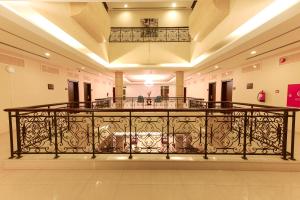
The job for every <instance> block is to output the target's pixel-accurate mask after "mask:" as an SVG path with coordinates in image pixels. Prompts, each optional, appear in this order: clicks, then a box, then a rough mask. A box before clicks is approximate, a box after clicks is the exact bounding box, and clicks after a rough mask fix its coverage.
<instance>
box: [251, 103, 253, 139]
mask: <svg viewBox="0 0 300 200" xmlns="http://www.w3.org/2000/svg"><path fill="white" fill-rule="evenodd" d="M250 123H251V124H250V144H252V140H253V105H252V106H251V116H250Z"/></svg>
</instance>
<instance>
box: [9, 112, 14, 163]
mask: <svg viewBox="0 0 300 200" xmlns="http://www.w3.org/2000/svg"><path fill="white" fill-rule="evenodd" d="M8 122H9V139H10V157H9V159H12V158H14V157H15V156H14V135H13V134H14V133H13V127H12V115H11V112H8Z"/></svg>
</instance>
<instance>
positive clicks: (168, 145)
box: [5, 98, 298, 159]
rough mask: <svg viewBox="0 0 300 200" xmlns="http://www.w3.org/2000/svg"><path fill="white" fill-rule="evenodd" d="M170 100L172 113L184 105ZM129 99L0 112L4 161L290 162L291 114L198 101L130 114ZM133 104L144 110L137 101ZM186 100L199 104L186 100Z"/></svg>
mask: <svg viewBox="0 0 300 200" xmlns="http://www.w3.org/2000/svg"><path fill="white" fill-rule="evenodd" d="M174 99H175V100H176V101H175V102H178V104H179V105H180V106H181V103H182V102H184V99H181V98H178V99H176V98H174ZM102 100H103V101H104V100H105V99H102ZM102 100H101V101H102ZM109 100H110V101H109ZM130 100H131V103H129V105H130V107H127V108H125V107H123V108H121V109H120V108H114V106H113V105H109V106H106V107H105V109H104V107H103V108H100V107H99V102H98V103H97V102H72V103H57V104H47V105H38V106H31V107H23V108H11V109H6V110H5V111H7V112H8V116H9V118H8V119H9V128H10V148H11V157H12V158H13V157H15V156H17V158H20V157H21V156H22V155H24V154H53V155H54V156H55V157H56V158H57V157H59V155H62V154H91V155H92V158H95V157H96V155H98V154H128V155H129V158H132V156H133V155H134V154H165V155H166V157H167V158H170V155H174V154H194V155H203V156H204V158H206V159H207V158H208V156H209V155H216V154H222V155H223V154H227V155H241V156H242V158H244V159H246V158H247V157H248V156H249V155H277V156H281V157H282V158H283V159H288V158H290V159H294V147H295V146H294V143H295V126H296V121H295V119H296V112H297V111H298V110H297V109H293V108H283V107H272V106H263V105H256V104H247V103H238V102H205V101H203V100H202V101H201V102H202V103H201V104H198V103H195V105H193V107H192V108H187V107H184V108H169V107H165V108H164V107H155V108H154V107H151V106H150V107H151V109H145V107H144V108H143V107H132V105H133V104H132V103H133V102H134V103H139V102H136V101H138V100H137V99H133V98H132V99H130ZM114 101H115V103H116V102H122V103H124V102H123V101H121V100H120V99H112V98H108V99H106V102H111V103H112V104H115V103H114ZM125 101H126V99H125ZM139 101H140V103H144V102H143V101H142V100H141V98H140V100H139ZM164 101H168V99H165V100H164ZM189 101H196V102H198V101H200V100H198V99H194V98H187V99H186V102H189ZM97 104H98V105H97ZM187 105H189V103H188V104H187ZM144 106H145V105H144ZM210 106H214V108H209V107H210ZM224 106H226V107H224ZM289 125H291V126H290V127H291V128H290V129H289V128H288V127H289Z"/></svg>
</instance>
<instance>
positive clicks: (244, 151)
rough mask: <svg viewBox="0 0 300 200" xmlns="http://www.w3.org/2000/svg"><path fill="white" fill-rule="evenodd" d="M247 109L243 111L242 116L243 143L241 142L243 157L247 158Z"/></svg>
mask: <svg viewBox="0 0 300 200" xmlns="http://www.w3.org/2000/svg"><path fill="white" fill-rule="evenodd" d="M247 120H248V118H247V111H246V112H245V116H244V144H243V157H242V158H243V159H244V160H247V156H246V154H247Z"/></svg>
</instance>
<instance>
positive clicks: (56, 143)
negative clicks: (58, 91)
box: [54, 111, 59, 159]
mask: <svg viewBox="0 0 300 200" xmlns="http://www.w3.org/2000/svg"><path fill="white" fill-rule="evenodd" d="M54 136H55V137H54V147H55V156H54V159H57V158H59V156H58V141H57V119H56V111H54Z"/></svg>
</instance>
